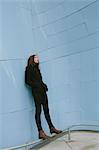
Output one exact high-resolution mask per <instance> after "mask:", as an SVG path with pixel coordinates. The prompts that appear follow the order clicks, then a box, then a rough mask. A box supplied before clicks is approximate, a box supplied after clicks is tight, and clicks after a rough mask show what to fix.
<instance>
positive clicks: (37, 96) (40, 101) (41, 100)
mask: <svg viewBox="0 0 99 150" xmlns="http://www.w3.org/2000/svg"><path fill="white" fill-rule="evenodd" d="M32 95H33V98H34V102H35V120H36V124H37V128H38V131H40V130H42V125H41V111H42V107H41V105H42V106H43V110H44V115H45V118H46V121H47V123H48V126H49V128H51V127H54V126H53V124H52V121H51V117H50V114H49V107H48V97H47V94H46V91H42V92H36V91H35V92H34V91H33V90H32Z"/></svg>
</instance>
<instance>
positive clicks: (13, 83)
mask: <svg viewBox="0 0 99 150" xmlns="http://www.w3.org/2000/svg"><path fill="white" fill-rule="evenodd" d="M98 14H99V1H98V0H88V1H87V0H86V1H68V0H65V1H64V0H57V1H49V0H47V1H40V0H38V1H33V0H24V1H17V0H14V1H10V0H9V1H7V0H4V1H3V0H1V1H0V148H5V147H10V146H14V145H19V144H23V143H25V142H27V141H30V140H36V139H37V138H38V136H37V128H36V124H35V119H34V115H35V107H34V101H33V98H32V94H31V89H29V88H28V87H26V85H25V84H24V69H25V66H26V63H27V58H28V57H29V55H31V54H33V53H37V54H38V55H39V57H40V68H41V72H42V76H43V80H44V82H45V83H46V84H47V85H48V89H49V91H48V93H47V94H48V98H49V108H50V114H51V118H52V120H53V123H54V124H55V126H56V127H57V128H61V129H65V128H66V127H67V126H69V125H72V124H78V123H89V124H92V123H94V124H98V123H99V19H98V17H99V15H98ZM42 126H43V128H44V129H45V131H46V132H47V133H49V130H48V126H47V123H46V120H45V118H44V114H43V112H42Z"/></svg>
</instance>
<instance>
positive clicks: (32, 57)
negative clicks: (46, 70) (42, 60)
mask: <svg viewBox="0 0 99 150" xmlns="http://www.w3.org/2000/svg"><path fill="white" fill-rule="evenodd" d="M35 56H37V55H36V54H34V55H31V56H30V57H29V58H28V61H27V66H29V65H30V60H31V59H32V60H33V62H32V65H36V63H35V62H34V57H35ZM38 68H39V63H38Z"/></svg>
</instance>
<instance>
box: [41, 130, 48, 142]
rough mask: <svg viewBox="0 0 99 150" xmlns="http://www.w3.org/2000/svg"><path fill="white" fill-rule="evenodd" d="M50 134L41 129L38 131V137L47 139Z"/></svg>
mask: <svg viewBox="0 0 99 150" xmlns="http://www.w3.org/2000/svg"><path fill="white" fill-rule="evenodd" d="M49 137H50V136H48V135H47V134H46V133H45V132H44V131H43V130H40V131H39V139H43V140H45V139H48V138H49Z"/></svg>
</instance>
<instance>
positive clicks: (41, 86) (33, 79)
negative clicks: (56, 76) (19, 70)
mask: <svg viewBox="0 0 99 150" xmlns="http://www.w3.org/2000/svg"><path fill="white" fill-rule="evenodd" d="M25 82H26V84H28V85H29V86H31V87H32V90H34V91H36V92H37V91H38V92H42V91H43V90H45V91H48V87H47V85H46V84H45V83H44V82H43V80H42V75H41V72H40V69H39V68H38V66H37V65H36V64H35V65H31V64H30V65H29V66H27V67H26V70H25Z"/></svg>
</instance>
